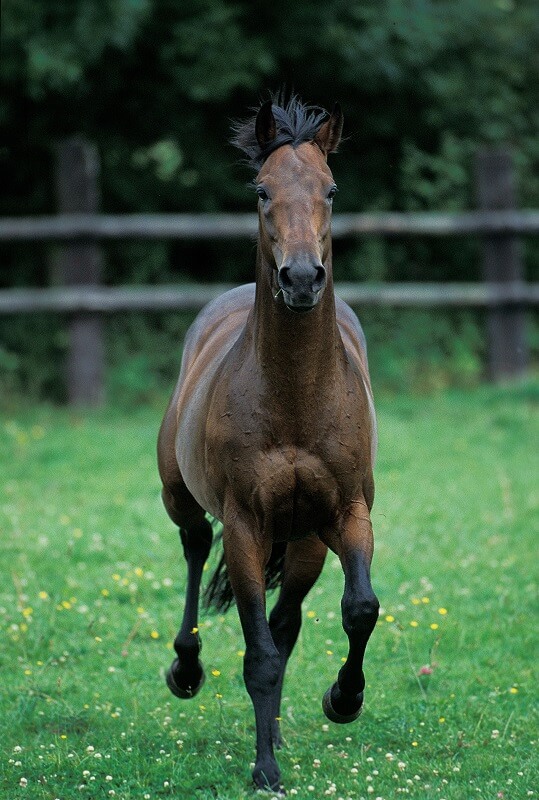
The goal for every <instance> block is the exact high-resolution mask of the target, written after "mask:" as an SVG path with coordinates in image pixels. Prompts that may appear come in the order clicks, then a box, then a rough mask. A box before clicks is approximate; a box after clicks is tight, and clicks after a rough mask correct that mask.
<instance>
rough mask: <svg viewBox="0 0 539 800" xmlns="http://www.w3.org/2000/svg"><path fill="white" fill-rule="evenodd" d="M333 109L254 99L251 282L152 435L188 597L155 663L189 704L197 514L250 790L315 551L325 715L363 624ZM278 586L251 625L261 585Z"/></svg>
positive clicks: (245, 139) (368, 548) (370, 453)
mask: <svg viewBox="0 0 539 800" xmlns="http://www.w3.org/2000/svg"><path fill="white" fill-rule="evenodd" d="M341 131H342V114H341V110H340V108H339V107H338V106H335V108H334V110H333V113H332V114H331V115H329V114H327V113H326V112H323V111H321V110H320V109H317V108H314V107H307V106H304V105H302V104H301V103H300V102H299V101H298V100H297V99H295V98H294V99H292V100H291V101H290V102H289V103H288V104H287V105H286V107H285V108H282V107H280V106H279V105H278V101H275V102H272V101H271V100H270V101H268V102H266V103H264V104H263V105H262V106H261V107H260V109H259V111H258V113H257V115H256V116H255V117H254V118H253V119H252V120H249V121H248V122H245V123H243V124H241V125H238V126H237V127H236V136H235V140H234V141H235V143H236V144H237V145H238V146H239V147H241V148H242V149H243V151H244V152H245V153H246V154H247V156H248V158H249V161H250V163H251V164H252V165H253V166H254V167H255V168H256V170H257V173H258V174H257V178H256V183H255V186H256V192H257V194H258V215H259V232H258V249H257V258H256V284H250V285H247V286H241V287H239V288H237V289H233V290H232V291H230V292H227V293H226V294H224V295H223V296H222V297H220V298H218V299H217V300H216V301H214V302H213V303H210V304H209V305H208V306H207V307H206V308H205V309H203V310H202V312H201V313H200V314H199V316H198V318H197V320H196V321H195V323H194V324H193V326H192V327H191V329H190V331H189V333H188V335H187V338H186V341H185V348H184V353H183V361H182V367H181V371H180V377H179V381H178V384H177V386H176V389H175V391H174V394H173V397H172V399H171V402H170V405H169V407H168V410H167V412H166V415H165V418H164V420H163V424H162V426H161V431H160V434H159V446H158V451H159V471H160V475H161V479H162V482H163V499H164V503H165V506H166V509H167V512H168V514H169V516H170V517H171V519H172V520H173V521H174V523H175V524H176V525H178V526H179V527H180V536H181V540H182V544H183V549H184V554H185V558H186V560H187V566H188V579H187V592H186V605H185V610H184V617H183V622H182V626H181V629H180V631H179V633H178V636H177V637H176V640H175V642H174V648H175V650H176V653H177V658H175V659H174V661H173V663H172V666H171V667H170V669H169V671H168V673H167V684H168V686H169V688H170V690H171V691H172V692H173V693H174V694H175V695H176V696H177V697H181V698H189V697H193V696H194V695H195V694H196V693H197V692H198V690H199V689H200V688H201V686H202V684H203V682H204V672H203V669H202V665H201V663H200V661H199V653H200V638H199V635H198V629H197V620H198V600H199V589H200V580H201V574H202V569H203V566H204V562H205V561H206V559H207V557H208V553H209V550H210V546H211V542H212V529H211V526H210V523H209V522H208V520H207V519H206V516H205V514H206V512H209V514H211V515H213V516H214V517H216V518H217V519H219V520H221V521H222V523H223V537H222V542H223V558H222V560H221V564H220V567H219V569H218V570H217V573H216V575H215V576H214V578H213V580H212V582H211V584H210V586H209V593H210V600H213V601H214V603H215V604H216V605H217V606H218V607H221V608H226V607H228V605H229V604H230V602H231V601H232V600H233V599H235V601H236V604H237V607H238V612H239V616H240V621H241V625H242V629H243V634H244V637H245V643H246V650H245V659H244V679H245V685H246V687H247V691H248V693H249V695H250V697H251V700H252V702H253V706H254V712H255V718H256V765H255V768H254V771H253V778H254V782H255V785H256V786H257V787H260V788H272V789H278V788H279V787H280V773H279V768H278V766H277V762H276V760H275V757H274V753H273V749H274V746H279V744H280V734H279V723H278V719H279V706H280V701H281V689H282V684H283V677H284V672H285V668H286V663H287V660H288V657H289V656H290V653H291V651H292V648H293V647H294V644H295V642H296V639H297V637H298V633H299V629H300V625H301V603H302V601H303V599H304V598H305V596H306V594H307V592H308V591H309V589H310V588H311V587H312V586H313V584H314V582H315V581H316V579H317V578H318V576H319V574H320V572H321V570H322V566H323V564H324V559H325V556H326V552H327V548H328V547H329V548H330V549H331V550H332V551H333V552H334V553H336V554H337V556H338V557H339V559H340V561H341V564H342V568H343V570H344V578H345V586H344V594H343V597H342V603H341V608H342V623H343V628H344V630H345V632H346V634H347V636H348V640H349V651H348V657H347V660H346V662H345V663H344V665H343V666H342V668H341V670H340V671H339V674H338V677H337V680H336V682H335V683H334V684H333V686H332V687H330V689H328V691H327V692H326V694H325V696H324V699H323V709H324V712H325V714H326V716H327V717H328V718H329V719H330V720H332V721H333V722H340V723H342V722H352V721H353V720H355V719H356V718H357V717H358V716H359V713H360V711H361V707H362V704H363V689H364V686H365V680H364V676H363V657H364V653H365V648H366V645H367V641H368V639H369V636H370V634H371V632H372V630H373V628H374V626H375V624H376V620H377V618H378V607H379V606H378V600H377V598H376V596H375V594H374V592H373V590H372V587H371V581H370V576H369V573H370V563H371V559H372V553H373V537H372V527H371V521H370V509H371V506H372V503H373V496H374V483H373V475H372V468H373V459H374V453H375V449H376V423H375V418H374V409H373V403H372V394H371V387H370V379H369V373H368V367H367V357H366V350H365V339H364V336H363V332H362V330H361V327H360V325H359V322H358V320H357V318H356V316H355V315H354V313H353V312H352V311H351V309H350V308H349V307H348V306H347V305H346V304H345V303H344V302H342V301H341V300H339V299H337V298H336V297H335V295H334V290H333V280H332V271H331V270H332V260H331V232H330V219H331V205H332V198H333V196H334V194H335V192H336V188H337V187H336V186H335V183H334V181H333V177H332V174H331V172H330V170H329V168H328V165H327V163H326V161H327V155H328V153H331V152H333V151H335V150H336V148H337V146H338V144H339V140H340V137H341ZM278 584H280V586H281V588H280V593H279V597H278V600H277V602H276V604H275V607H274V608H273V610H272V612H271V615H270V617H269V622H268V620H267V617H266V589H267V587H268V585H278Z"/></svg>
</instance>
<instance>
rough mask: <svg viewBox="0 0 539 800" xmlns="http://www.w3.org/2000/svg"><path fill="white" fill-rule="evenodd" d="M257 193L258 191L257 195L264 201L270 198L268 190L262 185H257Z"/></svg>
mask: <svg viewBox="0 0 539 800" xmlns="http://www.w3.org/2000/svg"><path fill="white" fill-rule="evenodd" d="M256 193H257V195H258V196H259V198H260V199H261V200H262V201H263V202H265V201H266V200H269V197H268V194H267V192H266V190H265V189H264V188H263V187H262V186H257V187H256Z"/></svg>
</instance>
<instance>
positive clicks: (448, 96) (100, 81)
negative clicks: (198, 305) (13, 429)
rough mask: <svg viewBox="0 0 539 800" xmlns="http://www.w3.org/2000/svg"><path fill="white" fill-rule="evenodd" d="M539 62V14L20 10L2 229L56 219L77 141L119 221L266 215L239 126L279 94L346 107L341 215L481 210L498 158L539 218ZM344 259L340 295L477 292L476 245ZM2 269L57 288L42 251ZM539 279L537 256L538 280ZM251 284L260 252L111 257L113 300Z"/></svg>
mask: <svg viewBox="0 0 539 800" xmlns="http://www.w3.org/2000/svg"><path fill="white" fill-rule="evenodd" d="M538 54H539V17H538V15H537V6H536V0H361V2H358V1H357V0H333V2H332V1H331V0H297V1H296V2H293V3H292V2H289V0H287V2H284V1H283V0H273V1H272V2H271V3H268V2H258V0H114V2H112V0H49V1H48V2H47V3H44V2H42V1H41V0H5V2H4V3H3V4H2V48H1V73H0V89H1V92H0V124H1V127H2V140H1V150H0V157H1V163H2V174H3V181H2V183H3V192H2V197H1V201H0V214H2V215H12V214H33V213H51V212H54V211H55V207H56V201H55V196H54V175H53V168H54V151H55V146H56V143H57V142H58V141H59V140H60V139H62V138H64V137H68V136H71V135H74V134H83V135H85V136H86V137H88V138H89V139H90V140H92V141H94V142H96V144H97V146H98V149H99V152H100V156H101V160H102V176H101V189H102V206H103V210H105V211H107V212H111V213H122V212H139V211H148V212H152V211H156V212H157V211H159V212H170V211H179V212H182V211H185V212H188V211H189V212H193V211H247V210H254V207H255V198H254V194H253V192H252V191H251V190H250V189H249V188H248V186H247V184H248V182H249V180H250V179H251V175H250V173H249V171H248V170H247V169H246V168H245V167H244V166H243V165H241V163H240V160H241V156H240V154H239V153H238V152H237V151H235V150H234V149H233V148H232V146H231V145H230V144H229V143H228V140H229V137H230V120H231V119H233V118H238V117H242V116H245V115H247V114H249V109H250V108H251V107H252V106H253V105H256V104H257V103H258V102H259V100H260V99H263V98H265V97H266V96H267V92H268V91H270V90H273V91H275V90H276V89H279V88H280V87H284V88H285V89H286V91H288V92H291V91H294V92H297V93H298V94H299V95H300V96H301V97H302V98H303V99H304V100H305V101H306V102H310V103H316V104H320V105H322V106H324V107H326V108H331V107H332V105H333V103H334V102H335V101H339V102H340V104H341V106H342V107H343V110H344V113H345V137H347V139H346V141H345V142H344V144H343V145H342V146H341V152H340V154H338V155H336V156H334V157H333V159H332V169H333V171H334V175H335V178H336V181H337V184H338V186H339V194H338V196H337V199H336V201H335V210H336V211H377V210H396V211H398V210H400V211H407V210H445V211H451V210H463V209H468V208H473V206H474V205H475V198H474V183H473V156H474V153H475V152H476V151H477V149H478V148H479V147H480V146H482V145H485V144H493V145H496V144H504V145H505V144H507V145H509V146H510V147H511V149H512V152H513V154H514V160H515V166H516V170H517V176H518V185H519V192H518V194H519V204H520V205H521V206H523V207H525V206H529V207H533V206H537V204H538V197H539V172H538V170H537V164H538V162H539V137H538V130H539V102H538V100H539V97H538V78H537V76H538V74H539V55H538ZM336 251H337V252H336V259H335V262H336V277H337V279H338V280H343V279H346V280H365V279H367V280H368V279H374V280H381V279H388V280H407V279H411V280H421V279H428V280H460V279H461V280H470V279H474V278H475V277H477V275H478V274H479V263H478V258H477V248H476V243H474V242H473V241H472V240H462V242H461V241H458V244H457V245H455V241H454V240H451V241H449V240H447V241H431V240H424V239H420V238H419V239H417V238H415V239H410V240H403V241H398V242H392V243H390V244H389V243H387V242H385V241H383V240H380V239H365V240H358V241H348V242H339V243H338V246H337V248H336ZM1 257H2V268H1V271H0V286H3V287H6V286H13V285H46V284H49V283H50V282H51V280H53V278H54V268H53V267H51V264H53V263H54V259H53V258H52V257H51V253H50V251H49V249H47V248H45V246H35V247H29V246H20V247H16V248H15V247H7V246H6V247H4V248H3V251H2V254H1ZM538 260H539V259H538V257H537V248H534V247H529V248H528V249H527V269H528V274H529V275H530V276H531V274H532V273H533V272H534V271H535V269H536V267H537V261H538ZM251 276H252V248H251V247H250V245H247V246H246V245H245V243H237V244H236V243H227V244H226V246H223V245H219V244H217V243H213V244H200V243H197V244H185V243H183V244H180V243H174V244H172V243H162V244H155V243H148V244H146V243H140V242H138V243H130V244H125V243H122V244H117V245H111V246H108V247H107V253H106V267H105V280H106V281H107V282H108V283H132V282H138V283H157V282H166V281H176V280H197V281H198V280H218V281H240V280H249V279H251ZM15 327H16V326H15ZM12 328H13V326H12ZM12 328H10V330H11V329H12ZM5 331H6V329H5V326H4V323H2V328H1V330H0V333H2V340H3V342H4V343H3V345H0V360H1V359H2V357H3V358H4V361H6V360H7V361H6V363H7V362H9V358H8V355H9V353H11V354H12V355H13V354H14V345H13V334H10V333H9V332H7V333H6V332H5ZM19 341H20V340H19ZM61 347H62V345H61V343H60V344H58V348H59V349H60V350H61ZM2 353H3V354H4V355H3V356H2ZM13 357H15V356H14V355H13ZM9 363H13V361H11V362H9Z"/></svg>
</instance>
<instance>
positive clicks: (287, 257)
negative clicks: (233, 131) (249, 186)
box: [236, 99, 343, 312]
mask: <svg viewBox="0 0 539 800" xmlns="http://www.w3.org/2000/svg"><path fill="white" fill-rule="evenodd" d="M342 124H343V118H342V113H341V110H340V108H339V106H335V108H334V110H333V113H332V114H331V115H329V116H328V115H327V114H326V112H323V111H321V110H320V109H312V108H306V107H305V106H302V105H301V104H300V103H299V102H298V101H297V100H294V99H293V100H292V101H291V102H290V103H289V104H288V106H287V108H286V109H283V108H281V107H280V106H277V105H274V104H273V103H272V101H271V100H268V101H267V102H266V103H264V104H263V105H262V106H261V108H260V110H259V111H258V114H257V116H256V119H255V124H254V134H255V137H256V142H254V143H253V145H252V147H251V152H250V155H251V156H252V162H253V163H256V161H255V158H253V155H254V150H255V148H256V146H258V153H256V158H257V159H258V163H257V166H260V164H261V166H260V170H259V172H258V175H257V178H256V181H255V186H256V191H257V194H258V198H259V201H258V213H259V220H260V232H259V240H260V241H259V246H260V248H261V252H262V255H263V263H265V264H269V265H271V270H269V275H268V276H267V277H268V278H269V280H270V284H271V287H272V290H273V296H274V298H275V299H276V301H277V302H281V300H280V298H279V295H281V293H282V300H284V303H285V304H286V306H287V307H288V308H289V309H291V310H292V311H297V312H301V311H309V310H311V309H313V308H314V307H315V306H316V304H317V303H318V301H319V299H320V297H321V296H322V293H323V291H324V288H325V286H326V282H327V278H328V271H329V270H330V269H331V232H330V219H331V206H332V200H333V197H334V195H335V192H336V191H337V187H336V185H335V182H334V180H333V176H332V174H331V171H330V169H329V167H328V165H327V155H328V153H331V152H333V151H334V150H336V149H337V146H338V144H339V141H340V138H341V132H342ZM238 130H239V129H238ZM239 139H240V137H237V139H236V143H239V144H240V146H242V145H241V141H239ZM244 149H245V150H247V148H245V147H244ZM259 277H262V276H259Z"/></svg>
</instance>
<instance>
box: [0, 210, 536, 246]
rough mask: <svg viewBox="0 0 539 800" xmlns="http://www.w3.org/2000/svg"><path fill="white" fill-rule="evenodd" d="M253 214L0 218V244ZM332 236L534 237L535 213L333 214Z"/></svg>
mask: <svg viewBox="0 0 539 800" xmlns="http://www.w3.org/2000/svg"><path fill="white" fill-rule="evenodd" d="M257 225H258V218H257V215H256V214H123V215H114V214H100V215H98V214H58V215H57V216H43V217H4V218H3V219H0V241H4V242H29V241H30V242H31V241H36V240H40V241H56V242H75V241H81V240H82V241H84V240H101V241H106V240H117V239H186V240H201V239H203V240H211V239H241V238H247V237H252V236H255V235H256V231H257ZM331 229H332V235H333V238H344V237H349V236H365V235H369V236H470V235H473V234H475V235H478V236H486V235H491V236H492V235H497V236H500V235H505V236H507V235H511V234H512V235H525V234H538V233H539V211H536V210H533V209H524V210H518V211H511V210H508V211H503V210H502V211H468V212H464V213H458V214H457V213H454V214H449V213H411V212H410V213H396V212H395V213H383V212H382V213H377V214H335V215H334V217H333V220H332V225H331Z"/></svg>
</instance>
